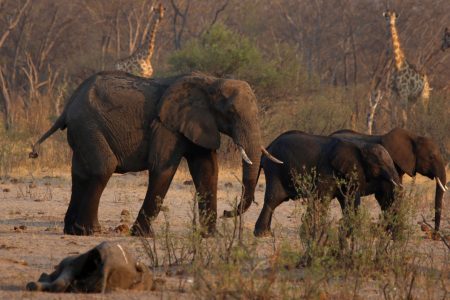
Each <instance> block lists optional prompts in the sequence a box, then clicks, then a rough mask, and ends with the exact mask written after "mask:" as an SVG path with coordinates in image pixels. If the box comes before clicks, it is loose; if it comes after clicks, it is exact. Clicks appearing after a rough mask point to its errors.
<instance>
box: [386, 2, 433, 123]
mask: <svg viewBox="0 0 450 300" xmlns="http://www.w3.org/2000/svg"><path fill="white" fill-rule="evenodd" d="M383 16H384V17H385V19H386V22H387V26H388V29H389V30H390V34H391V41H392V48H393V52H394V63H395V64H394V71H393V74H392V82H391V89H392V90H393V91H394V92H395V93H396V94H397V96H398V98H399V100H400V104H401V105H402V106H403V122H404V124H406V121H407V111H408V105H409V104H412V105H414V104H415V102H416V101H417V99H418V98H421V99H422V102H423V105H424V107H428V100H429V98H430V85H429V82H428V77H427V75H426V74H421V73H419V72H418V70H417V69H416V68H415V67H414V66H413V65H411V64H410V63H409V62H408V61H407V60H406V58H405V54H404V53H403V50H402V49H401V47H400V40H399V37H398V33H397V28H396V20H397V17H398V15H397V13H396V12H394V11H391V10H387V11H386V12H384V13H383Z"/></svg>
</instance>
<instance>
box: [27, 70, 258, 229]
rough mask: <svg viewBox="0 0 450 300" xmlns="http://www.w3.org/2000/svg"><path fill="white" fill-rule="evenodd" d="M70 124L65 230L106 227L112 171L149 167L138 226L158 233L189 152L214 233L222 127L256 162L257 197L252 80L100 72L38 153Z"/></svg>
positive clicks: (249, 181) (252, 168)
mask: <svg viewBox="0 0 450 300" xmlns="http://www.w3.org/2000/svg"><path fill="white" fill-rule="evenodd" d="M65 128H67V139H68V142H69V145H70V147H71V148H72V150H73V158H72V196H71V200H70V204H69V207H68V209H67V213H66V216H65V219H64V232H65V233H68V234H77V235H86V234H92V233H94V232H96V231H99V230H100V225H99V223H98V217H97V214H98V205H99V200H100V196H101V194H102V192H103V189H104V188H105V186H106V183H107V182H108V180H109V178H110V177H111V175H112V174H113V173H114V172H116V173H126V172H130V171H133V172H135V171H142V170H147V169H148V170H149V183H148V189H147V194H146V196H145V199H144V203H143V204H142V208H141V209H140V211H139V215H138V217H137V220H136V222H135V224H134V226H133V227H132V234H135V235H137V234H142V235H145V236H153V231H152V228H151V224H150V221H151V220H152V219H153V218H155V217H156V216H157V215H158V213H159V211H160V207H161V205H162V201H163V199H164V196H165V195H166V193H167V190H168V188H169V185H170V183H171V181H172V179H173V176H174V174H175V171H176V170H177V167H178V165H179V163H180V161H181V159H182V158H183V157H184V158H186V160H187V163H188V166H189V171H190V173H191V175H192V178H193V181H194V184H195V187H196V190H197V193H198V194H199V196H200V199H201V200H202V201H199V210H200V222H201V224H202V225H203V228H204V229H205V230H204V232H205V235H208V234H209V233H213V232H214V231H215V226H216V216H217V176H218V164H217V154H216V150H217V149H218V148H219V146H220V133H223V134H226V135H228V136H230V137H231V138H232V139H233V141H234V143H235V144H236V145H238V146H241V147H242V148H243V149H244V150H245V152H246V154H247V155H248V158H249V159H250V160H251V161H252V162H253V164H248V163H245V162H244V161H243V162H242V171H243V175H242V182H243V198H244V199H246V200H245V201H246V202H247V201H249V202H251V201H253V197H254V191H255V186H256V178H257V174H258V170H259V161H260V155H261V148H260V147H261V145H262V143H261V133H260V128H259V119H258V109H257V101H256V97H255V95H254V93H253V91H252V89H251V87H250V86H249V85H248V84H247V83H246V82H244V81H239V80H231V79H219V78H215V77H210V76H205V75H202V74H190V75H186V76H180V77H176V78H167V79H144V78H141V77H136V76H133V75H130V74H127V73H124V72H120V71H115V72H101V73H97V74H95V75H93V76H91V77H90V78H88V79H87V80H85V81H84V82H83V83H82V84H81V85H80V86H79V87H78V88H77V90H76V91H75V92H74V93H73V95H72V97H71V99H70V100H69V102H68V104H67V105H66V107H65V109H64V111H63V113H62V115H61V116H60V117H59V119H58V120H57V121H56V123H55V124H54V125H53V127H52V128H51V129H50V130H49V131H48V132H47V133H45V134H44V135H43V136H42V138H41V139H40V140H39V141H38V142H37V143H36V144H35V146H34V147H33V152H32V153H30V157H36V156H37V149H38V147H39V144H40V143H42V141H43V140H45V139H46V138H47V137H48V136H50V135H51V134H53V133H54V132H55V131H56V130H57V129H65Z"/></svg>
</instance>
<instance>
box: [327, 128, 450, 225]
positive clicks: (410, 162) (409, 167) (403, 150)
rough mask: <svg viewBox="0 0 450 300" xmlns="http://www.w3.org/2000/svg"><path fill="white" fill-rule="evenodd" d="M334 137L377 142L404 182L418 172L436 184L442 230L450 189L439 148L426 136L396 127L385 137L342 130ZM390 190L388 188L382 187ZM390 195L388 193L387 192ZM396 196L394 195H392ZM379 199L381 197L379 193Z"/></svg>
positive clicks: (438, 220) (437, 216)
mask: <svg viewBox="0 0 450 300" xmlns="http://www.w3.org/2000/svg"><path fill="white" fill-rule="evenodd" d="M330 136H333V137H336V138H339V139H343V140H346V141H350V142H353V143H374V144H379V145H382V146H383V147H384V148H386V150H387V151H388V152H389V154H390V156H391V157H392V160H393V161H394V164H395V167H396V168H397V172H398V174H399V175H400V179H401V180H402V178H403V175H404V174H408V175H409V176H411V177H413V176H415V175H416V174H417V173H419V174H421V175H424V176H426V177H428V178H430V179H435V181H436V192H435V217H434V218H435V219H434V229H435V230H436V231H439V228H440V223H441V212H442V198H443V196H444V192H446V191H447V190H448V188H447V187H446V186H445V184H446V182H447V175H446V172H445V163H444V159H443V157H442V154H441V152H440V150H439V147H438V145H437V144H436V143H435V142H434V141H433V140H432V139H431V138H428V137H425V136H420V135H417V134H414V133H413V132H410V131H408V130H406V129H403V128H394V129H392V130H391V131H389V132H388V133H386V134H383V135H366V134H362V133H359V132H356V131H353V130H348V129H344V130H339V131H336V132H334V133H332V134H331V135H330ZM381 188H382V189H384V190H385V191H386V187H381ZM384 194H386V193H384ZM391 196H392V195H391ZM375 197H377V199H378V198H379V197H380V195H377V194H375Z"/></svg>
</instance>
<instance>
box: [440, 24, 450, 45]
mask: <svg viewBox="0 0 450 300" xmlns="http://www.w3.org/2000/svg"><path fill="white" fill-rule="evenodd" d="M447 48H450V32H449V31H448V28H447V27H445V30H444V36H443V37H442V45H441V50H442V51H445V49H447Z"/></svg>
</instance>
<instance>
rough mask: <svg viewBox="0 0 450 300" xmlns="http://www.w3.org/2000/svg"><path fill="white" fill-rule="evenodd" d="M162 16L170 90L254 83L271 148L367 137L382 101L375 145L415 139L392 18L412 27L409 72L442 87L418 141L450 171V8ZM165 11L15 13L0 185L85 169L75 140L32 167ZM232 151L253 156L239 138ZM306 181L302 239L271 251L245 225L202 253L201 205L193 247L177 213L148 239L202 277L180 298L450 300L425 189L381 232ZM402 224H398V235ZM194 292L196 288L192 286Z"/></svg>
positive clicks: (284, 8)
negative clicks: (400, 134)
mask: <svg viewBox="0 0 450 300" xmlns="http://www.w3.org/2000/svg"><path fill="white" fill-rule="evenodd" d="M162 2H163V4H164V5H165V7H166V8H167V10H166V14H165V18H164V20H163V21H162V23H161V28H160V30H159V31H158V35H157V41H156V51H155V54H154V56H153V60H152V63H153V69H154V70H155V74H154V77H163V76H168V75H173V74H181V73H186V72H190V71H192V70H200V71H203V72H206V73H211V74H213V75H217V76H222V77H231V78H237V79H242V80H246V81H248V82H249V83H250V84H251V86H252V88H253V89H254V91H255V93H256V95H257V97H258V101H259V104H260V114H261V126H262V132H263V135H264V139H265V142H267V143H268V142H270V141H271V140H273V139H274V138H275V137H276V136H277V135H279V134H280V133H281V132H283V131H285V130H289V129H299V130H303V131H306V132H308V133H314V134H328V133H331V132H333V131H335V130H338V129H342V128H351V129H354V130H358V131H361V132H367V130H368V114H369V113H370V105H373V95H374V94H377V95H380V98H379V100H380V102H379V104H378V106H377V108H376V111H375V117H374V124H373V132H374V133H384V132H386V131H388V130H390V129H391V128H392V127H394V126H397V125H398V124H399V120H398V116H396V115H394V114H393V113H392V112H393V110H394V107H396V105H397V103H396V98H395V95H394V94H392V93H391V92H390V91H389V89H388V83H387V80H386V78H387V77H389V76H388V74H389V68H388V66H389V65H390V64H391V58H392V51H391V46H390V41H389V37H388V35H387V28H386V24H385V20H384V18H383V16H382V12H383V11H384V10H385V8H386V3H388V4H389V6H390V7H391V8H393V9H395V10H396V11H397V12H398V13H399V15H400V16H399V19H398V30H399V35H400V39H401V42H402V47H403V49H404V52H405V54H406V57H407V58H408V60H409V61H410V62H411V63H413V64H415V65H416V66H417V68H418V69H419V70H423V71H425V72H427V74H428V77H429V79H430V84H431V87H432V91H431V98H430V105H429V107H428V108H424V107H423V106H422V105H421V104H420V103H418V105H416V111H415V115H414V118H411V121H410V122H409V123H408V125H407V126H408V129H410V130H412V131H415V132H417V133H419V134H422V135H426V136H431V137H432V138H433V139H434V140H436V141H437V142H438V144H439V146H440V148H441V150H442V153H443V155H444V158H445V159H446V161H449V159H450V135H449V131H450V118H449V116H450V105H449V103H450V67H449V66H450V51H448V50H447V51H446V52H443V51H441V50H440V43H441V37H442V34H443V32H444V28H445V27H450V2H449V1H448V0H423V1H419V0H402V1H372V0H316V1H303V0H276V1H269V0H221V1H203V0H165V1H162ZM155 3H156V1H153V0H133V1H128V0H97V1H89V0H58V1H53V0H0V116H1V119H0V125H1V126H0V179H2V180H3V181H6V180H7V178H8V177H9V176H12V174H19V173H21V174H24V173H25V174H32V175H31V177H33V174H35V173H36V171H42V170H48V169H61V170H63V171H68V170H69V167H70V162H71V152H70V148H69V146H68V145H67V142H66V137H65V132H59V133H58V134H55V135H54V136H53V137H52V138H51V139H49V140H47V141H46V142H45V144H44V145H43V147H42V155H41V156H40V158H39V159H38V160H34V161H31V160H28V152H29V151H30V149H31V148H30V145H31V144H32V143H33V142H34V141H35V140H36V139H37V137H38V136H39V135H40V134H42V133H43V132H44V131H45V130H47V128H48V127H49V126H50V124H51V123H52V122H53V121H54V120H55V119H56V117H57V116H58V115H59V114H60V113H61V111H62V108H63V107H64V104H65V102H66V101H67V99H68V97H69V96H70V95H71V93H72V92H73V91H74V89H75V88H76V87H77V86H78V85H79V84H80V83H81V82H82V81H83V80H84V79H86V78H87V77H88V76H90V75H91V74H93V73H95V72H98V71H102V70H112V69H113V66H114V62H115V61H116V60H117V59H118V58H121V57H124V56H127V55H129V54H130V53H132V52H133V50H134V49H135V48H136V47H137V46H138V45H139V43H140V42H141V41H142V39H143V33H144V32H146V30H148V21H149V20H150V16H151V10H150V8H151V6H152V5H153V4H155ZM220 151H221V155H222V156H224V155H230V154H232V155H233V154H234V155H235V156H236V157H237V154H235V153H234V152H235V149H234V146H233V145H232V143H229V142H228V140H227V139H224V143H223V147H222V148H221V150H220ZM220 164H221V165H224V164H226V163H225V162H224V159H223V160H222V162H221V163H220ZM24 170H25V172H23V171H24ZM33 180H34V179H33ZM298 181H299V186H301V187H303V188H304V189H305V190H307V191H310V192H311V193H310V194H308V197H305V199H304V200H303V202H304V204H305V205H304V206H300V205H298V207H299V209H298V211H295V212H293V213H292V216H291V217H292V220H293V222H294V223H295V224H298V226H296V228H295V230H294V232H290V233H289V235H288V234H283V233H282V232H283V231H282V230H281V229H280V228H278V229H280V230H278V229H276V230H275V235H274V236H273V237H271V238H267V239H264V240H263V241H261V240H258V239H256V238H254V237H253V234H252V232H251V230H249V229H248V228H244V227H243V226H242V224H243V222H242V219H241V218H235V219H233V220H230V221H229V222H227V221H221V222H220V223H219V224H220V226H221V227H220V229H219V232H218V234H217V235H216V236H215V237H213V238H210V239H207V240H205V239H201V238H200V234H199V233H198V232H197V221H198V215H197V213H196V210H195V207H196V206H195V205H196V201H198V199H196V197H195V195H189V197H191V199H194V200H193V201H192V204H191V207H192V208H193V209H192V211H191V212H189V220H190V221H189V224H186V229H185V230H184V231H183V232H181V233H180V232H179V231H177V232H176V233H174V232H173V231H172V230H171V227H170V226H171V225H170V224H171V221H170V220H169V219H167V215H166V213H165V212H162V213H161V215H162V216H160V218H164V220H166V221H165V222H163V223H164V225H163V226H161V230H160V231H159V232H158V235H157V237H156V238H155V239H153V240H150V239H148V240H147V239H142V245H143V247H144V250H145V253H147V255H148V260H149V263H150V265H151V267H152V268H153V270H154V271H155V273H156V274H159V275H158V276H165V275H167V274H170V273H171V272H175V273H177V274H178V275H180V274H181V275H183V276H184V275H186V274H187V275H186V276H184V277H183V276H181V277H180V278H181V279H180V283H179V292H180V293H185V292H188V293H189V295H191V296H193V297H199V298H206V299H214V298H220V299H229V298H249V299H273V298H275V297H277V298H286V299H290V298H299V297H302V298H311V299H328V298H335V299H349V298H355V299H358V298H366V296H371V297H375V298H378V297H384V298H385V299H424V298H430V299H435V298H440V299H444V298H445V297H448V293H449V291H448V287H449V285H448V271H449V263H448V262H449V261H450V260H449V254H450V252H449V251H448V246H445V245H444V244H443V242H439V246H438V247H440V248H439V249H440V252H439V254H438V255H437V254H436V253H435V252H433V249H432V248H433V247H428V248H427V247H426V246H424V241H423V238H422V237H421V236H419V234H418V233H417V230H415V229H414V228H415V226H416V222H417V218H418V216H420V214H421V210H422V209H429V208H430V205H431V204H430V203H431V202H429V203H426V204H424V200H423V197H422V194H421V193H423V190H422V189H421V187H418V186H415V185H414V184H413V185H411V186H410V187H408V189H407V191H406V192H405V193H404V194H403V195H402V199H403V200H402V201H399V202H398V203H397V204H396V205H397V207H395V211H396V212H397V214H395V215H394V214H392V212H388V213H386V214H385V215H383V216H381V217H380V218H378V216H376V217H374V216H373V213H372V212H370V211H368V210H367V208H364V207H362V208H361V209H360V211H359V213H358V214H352V213H348V214H344V218H342V219H341V220H340V221H339V222H337V221H336V220H335V219H334V218H333V217H331V216H330V214H329V211H330V203H331V199H328V200H327V201H322V202H320V201H317V199H315V196H314V195H315V194H314V193H313V192H312V191H314V186H311V182H310V181H308V178H299V179H298ZM1 195H3V194H1ZM348 197H349V201H351V198H352V197H354V195H348ZM447 199H448V197H447ZM234 200H236V201H235V202H238V201H237V199H234ZM228 201H230V199H228ZM230 202H233V201H230ZM447 202H448V201H447ZM445 203H446V202H445V201H444V207H445V206H446V204H445ZM169 209H170V208H169ZM446 212H448V209H447V210H446ZM443 215H444V216H445V213H443ZM243 218H245V216H244V217H243ZM445 218H447V216H445ZM387 223H389V224H395V228H396V229H395V230H394V231H393V232H394V233H395V234H394V236H393V235H392V234H391V233H389V232H387V231H386V230H385V228H386V224H387ZM422 225H423V226H425V228H427V226H426V224H425V223H422ZM444 227H445V226H444ZM58 230H59V229H58ZM444 230H448V226H447V227H445V228H444ZM60 232H61V230H60ZM349 232H350V233H349ZM444 239H445V232H444ZM427 242H430V243H434V242H432V241H429V240H428V241H427ZM191 277H192V278H193V282H194V284H193V285H190V284H188V283H187V282H186V280H187V279H183V278H191ZM163 291H164V289H163ZM171 292H173V290H171ZM169 295H171V294H169Z"/></svg>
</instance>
